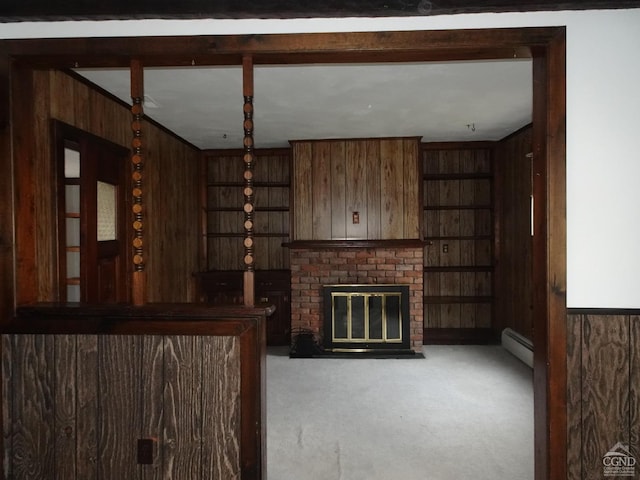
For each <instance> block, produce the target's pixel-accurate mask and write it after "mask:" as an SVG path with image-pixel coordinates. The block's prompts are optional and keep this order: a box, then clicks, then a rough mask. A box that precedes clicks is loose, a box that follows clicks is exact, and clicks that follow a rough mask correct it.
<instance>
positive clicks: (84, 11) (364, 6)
mask: <svg viewBox="0 0 640 480" xmlns="http://www.w3.org/2000/svg"><path fill="white" fill-rule="evenodd" d="M635 6H637V3H636V2H634V1H633V0H615V1H614V0H580V1H578V0H567V1H563V2H553V1H551V0H527V1H516V0H496V1H492V2H486V1H483V0H457V1H454V0H440V1H438V2H420V1H418V0H414V1H401V0H384V1H383V0H351V1H350V2H329V1H309V0H304V1H299V0H260V1H257V0H245V1H242V2H212V1H210V0H209V1H207V0H183V1H181V2H154V1H152V0H138V1H136V2H130V1H126V0H110V1H109V2H107V3H103V2H84V1H81V0H67V1H65V2H63V3H59V2H50V1H47V0H32V1H30V2H21V1H20V0H15V1H11V0H9V1H6V2H5V3H3V4H2V6H1V7H0V21H3V22H17V21H25V20H28V21H54V20H58V21H59V20H108V19H117V20H123V19H144V18H161V19H175V18H181V19H198V18H301V17H302V18H305V17H321V18H323V17H361V16H367V17H390V16H394V17H395V16H404V17H406V16H433V15H454V14H461V13H487V12H525V11H543V10H551V11H555V10H585V9H598V8H633V7H635Z"/></svg>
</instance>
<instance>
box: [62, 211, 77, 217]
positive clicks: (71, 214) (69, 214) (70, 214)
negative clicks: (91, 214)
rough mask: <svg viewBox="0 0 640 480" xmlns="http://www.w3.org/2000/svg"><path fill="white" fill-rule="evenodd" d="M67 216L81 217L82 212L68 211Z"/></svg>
mask: <svg viewBox="0 0 640 480" xmlns="http://www.w3.org/2000/svg"><path fill="white" fill-rule="evenodd" d="M64 216H65V218H80V212H66V213H65V214H64Z"/></svg>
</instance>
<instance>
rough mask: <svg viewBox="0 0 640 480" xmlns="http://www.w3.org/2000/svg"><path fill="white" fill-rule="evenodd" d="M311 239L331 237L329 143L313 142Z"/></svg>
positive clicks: (327, 238)
mask: <svg viewBox="0 0 640 480" xmlns="http://www.w3.org/2000/svg"><path fill="white" fill-rule="evenodd" d="M312 162H313V164H312V165H313V166H312V168H313V200H312V201H313V237H312V238H313V239H314V240H330V239H331V215H330V214H329V212H331V206H332V205H331V194H332V191H331V143H330V142H316V143H314V144H313V152H312Z"/></svg>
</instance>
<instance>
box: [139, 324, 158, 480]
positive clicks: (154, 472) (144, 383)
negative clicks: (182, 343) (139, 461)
mask: <svg viewBox="0 0 640 480" xmlns="http://www.w3.org/2000/svg"><path fill="white" fill-rule="evenodd" d="M141 349H142V351H141V359H142V360H141V365H142V375H141V383H140V394H141V396H142V405H143V411H142V416H141V428H140V438H153V439H155V440H156V442H155V445H154V447H155V448H154V458H153V464H151V465H141V466H140V470H141V472H140V473H141V475H140V478H141V480H162V479H163V477H162V473H163V472H162V466H163V463H164V457H163V448H162V432H163V427H164V422H163V420H164V409H163V402H162V400H163V390H164V338H163V337H162V336H161V335H144V336H143V337H142V338H141Z"/></svg>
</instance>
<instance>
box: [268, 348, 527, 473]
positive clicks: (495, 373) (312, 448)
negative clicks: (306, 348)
mask: <svg viewBox="0 0 640 480" xmlns="http://www.w3.org/2000/svg"><path fill="white" fill-rule="evenodd" d="M423 352H424V357H425V358H423V359H421V358H407V359H358V358H356V359H338V358H313V359H306V358H295V359H291V358H289V356H288V351H287V349H282V348H270V349H269V350H268V355H267V478H268V480H403V479H404V480H425V479H426V480H453V479H456V480H467V479H469V480H496V479H506V480H531V479H533V476H534V460H533V383H532V370H531V369H530V368H529V367H527V366H526V365H524V364H523V363H521V362H520V361H519V360H518V359H516V358H515V357H513V356H512V355H511V354H509V353H508V352H507V351H505V350H504V349H503V348H502V347H500V346H494V345H491V346H448V345H447V346H435V345H428V346H425V347H424V348H423Z"/></svg>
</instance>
